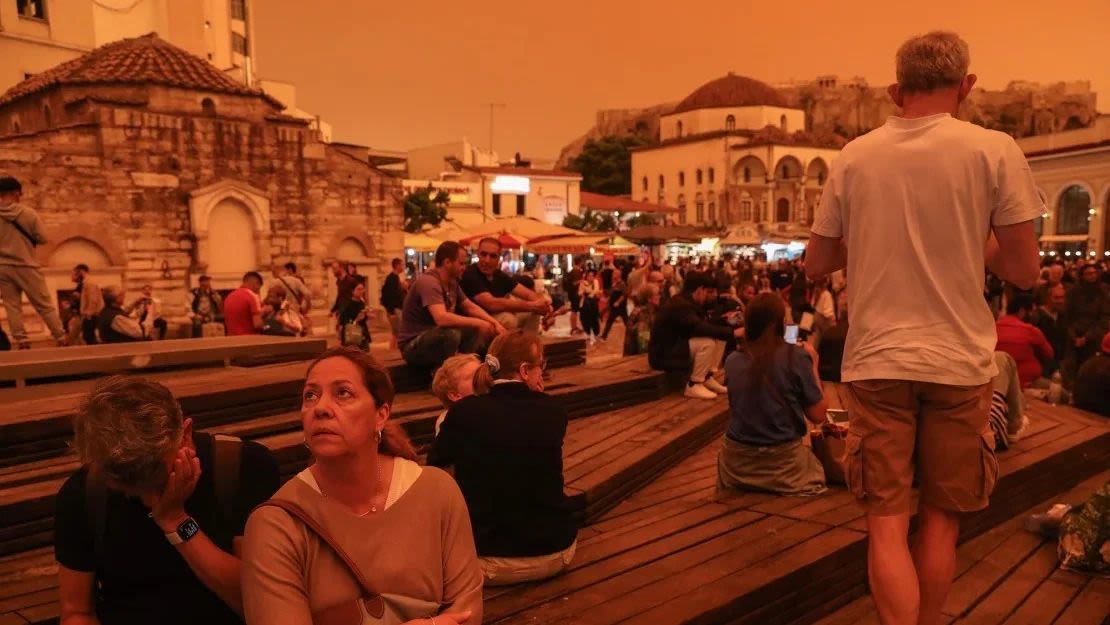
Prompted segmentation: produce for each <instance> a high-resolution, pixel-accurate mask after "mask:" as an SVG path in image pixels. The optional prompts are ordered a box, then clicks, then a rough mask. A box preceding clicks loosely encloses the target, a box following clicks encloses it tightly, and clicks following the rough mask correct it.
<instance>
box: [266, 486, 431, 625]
mask: <svg viewBox="0 0 1110 625" xmlns="http://www.w3.org/2000/svg"><path fill="white" fill-rule="evenodd" d="M262 506H274V507H275V508H281V509H282V510H284V511H285V512H287V513H288V514H289V515H290V516H292V517H293V518H295V519H298V520H299V521H300V522H301V523H304V525H305V527H307V528H308V529H309V530H311V531H312V533H314V534H316V536H317V537H319V538H320V540H322V541H324V543H325V544H326V545H327V546H328V547H330V548H331V550H332V551H333V552H335V555H337V556H339V559H340V560H342V561H343V564H345V565H346V566H347V569H348V570H349V571H350V572H351V574H352V575H354V577H355V579H356V580H357V581H358V585H359V587H361V588H362V592H363V595H362V596H361V597H359V598H357V599H351V600H349V601H344V602H343V603H340V604H338V605H334V606H331V607H329V608H324V609H323V610H319V611H317V612H313V613H312V625H359V624H360V623H361V624H369V625H400V624H401V623H406V622H408V621H411V620H415V619H422V618H424V619H426V618H429V617H432V616H435V615H437V614H439V612H440V610H441V609H442V607H443V606H442V605H440V604H439V603H435V602H432V601H424V600H422V599H414V598H412V597H406V596H402V595H390V594H381V593H377V592H375V591H374V590H373V589H372V588H371V587H370V583H369V582H367V581H366V578H365V577H363V575H362V571H361V570H359V568H358V565H356V564H355V561H354V560H352V559H351V556H349V555H347V552H346V551H344V550H343V548H342V547H340V546H339V545H338V544H337V543H336V542H335V541H334V540H332V538H331V536H330V535H329V534H328V532H327V531H326V530H325V529H324V528H323V526H321V525H320V524H319V523H317V522H316V519H314V518H312V516H311V515H310V514H309V513H308V512H306V511H305V509H304V508H301V507H300V506H298V505H297V504H295V503H293V502H291V501H285V500H283V499H268V500H266V501H264V502H262V503H261V504H259V506H258V507H259V508H261V507H262ZM256 509H257V508H256Z"/></svg>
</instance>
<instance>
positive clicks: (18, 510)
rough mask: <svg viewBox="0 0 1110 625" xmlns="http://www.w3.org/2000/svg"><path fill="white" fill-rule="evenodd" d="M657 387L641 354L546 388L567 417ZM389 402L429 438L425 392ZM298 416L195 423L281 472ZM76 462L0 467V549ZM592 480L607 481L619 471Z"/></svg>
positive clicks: (30, 526)
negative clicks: (238, 442) (239, 443)
mask: <svg viewBox="0 0 1110 625" xmlns="http://www.w3.org/2000/svg"><path fill="white" fill-rule="evenodd" d="M662 392H663V386H662V374H660V373H658V372H655V371H651V370H650V368H648V366H647V360H646V357H642V356H641V357H637V358H629V359H625V360H623V361H621V362H619V363H613V364H607V365H597V366H590V365H584V366H581V367H577V368H574V369H567V370H560V371H555V372H553V373H552V383H551V390H550V393H551V395H552V396H554V397H555V398H557V399H558V400H559V401H561V402H562V403H563V405H564V406H565V407H566V409H567V412H568V414H569V416H570V417H571V418H572V419H578V418H582V417H588V416H590V415H595V414H598V413H602V412H606V411H614V410H618V409H620V408H624V407H627V406H637V405H640V404H644V403H645V402H650V401H653V400H658V399H659V398H660V397H661V396H662ZM298 393H299V390H298ZM395 405H396V408H395V410H394V415H396V416H395V417H394V418H395V419H396V420H397V422H398V423H399V424H400V425H401V426H402V427H403V428H404V429H405V430H406V432H407V433H408V434H409V435H410V436H411V437H412V438H413V440H414V442H415V443H416V444H417V446H418V448H419V447H422V446H424V445H426V444H428V443H429V442H430V441H431V438H432V434H433V429H434V424H435V420H436V418H437V417H438V416H439V413H440V411H441V407H440V404H439V402H438V400H436V399H435V398H434V397H432V396H431V395H430V394H429V393H427V392H419V393H402V394H400V395H398V396H397V400H396V403H395ZM300 423H301V416H300V413H299V412H285V413H281V414H277V415H270V416H265V417H255V418H253V419H246V420H243V421H238V422H232V423H222V424H220V425H217V426H214V427H205V428H202V429H204V430H205V431H211V432H214V433H218V434H230V435H234V436H239V437H241V438H245V439H250V440H256V441H258V442H260V443H262V444H263V445H266V446H267V447H268V448H269V449H270V452H271V453H272V454H273V456H274V458H275V459H276V461H277V463H278V465H279V468H280V470H281V474H282V477H283V478H286V479H287V478H289V477H290V476H292V475H293V474H295V473H297V472H298V471H300V470H301V469H303V468H304V467H305V466H306V464H307V462H308V460H309V455H308V450H307V449H306V448H305V446H304V445H303V441H304V438H303V435H302V434H301V427H300ZM614 440H616V439H614ZM683 440H685V439H683ZM648 464H650V463H648ZM78 466H79V464H78V462H77V459H76V457H75V456H74V455H73V454H72V453H69V454H65V455H60V456H55V457H53V458H49V459H46V460H38V461H34V462H31V463H25V464H22V465H16V466H9V467H5V468H3V469H0V555H4V554H10V553H16V552H19V551H23V550H26V549H30V548H33V547H36V546H39V545H43V544H48V543H49V541H50V540H51V531H52V527H53V509H54V503H53V502H54V496H55V495H56V494H57V491H58V489H59V488H60V487H61V485H62V483H63V482H64V481H65V479H66V478H67V477H68V476H69V474H70V473H72V472H73V471H74V470H76V469H77V468H78ZM595 479H596V481H597V482H598V483H603V484H610V483H612V480H613V479H619V478H613V477H612V476H609V478H608V479H609V481H606V480H602V479H600V478H595ZM591 483H592V482H591ZM583 490H584V491H585V490H586V489H583ZM595 507H596V506H595Z"/></svg>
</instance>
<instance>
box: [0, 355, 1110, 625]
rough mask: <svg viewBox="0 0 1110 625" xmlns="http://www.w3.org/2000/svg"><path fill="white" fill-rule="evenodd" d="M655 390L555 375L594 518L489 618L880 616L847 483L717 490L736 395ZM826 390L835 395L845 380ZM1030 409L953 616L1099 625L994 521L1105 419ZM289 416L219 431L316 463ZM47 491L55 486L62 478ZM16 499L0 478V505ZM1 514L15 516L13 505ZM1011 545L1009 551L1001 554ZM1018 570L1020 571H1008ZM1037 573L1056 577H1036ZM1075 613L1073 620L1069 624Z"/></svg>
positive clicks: (1070, 589)
mask: <svg viewBox="0 0 1110 625" xmlns="http://www.w3.org/2000/svg"><path fill="white" fill-rule="evenodd" d="M660 387H661V379H660V375H659V374H657V373H654V372H650V371H648V370H647V368H646V364H645V363H644V362H643V359H642V358H641V359H624V360H621V361H619V362H616V363H607V364H604V365H597V364H591V365H586V366H583V367H577V368H574V369H570V370H566V371H556V372H555V374H554V379H553V380H552V382H551V384H550V389H551V391H552V393H553V394H554V395H556V396H557V397H559V398H560V400H561V401H563V402H564V405H566V406H567V407H568V410H570V411H571V413H572V416H573V417H576V418H575V420H574V421H572V423H571V424H570V427H569V428H568V433H567V437H566V442H565V446H564V465H565V468H564V470H565V476H566V480H567V490H568V493H569V494H570V495H571V496H573V497H575V499H576V500H577V502H578V504H579V506H580V510H581V516H582V518H583V519H585V520H586V521H587V522H588V523H589V524H588V525H586V526H585V527H584V528H583V529H582V530H581V531H580V532H579V536H578V554H577V555H576V557H575V561H574V562H573V563H572V564H571V567H570V570H569V571H568V572H567V573H565V574H564V575H562V576H560V577H558V578H555V579H552V580H548V581H545V582H542V583H536V584H525V585H520V586H515V587H507V588H490V589H487V591H486V619H485V622H487V623H503V624H516V623H528V624H536V625H539V624H554V623H568V624H569V623H586V624H596V625H602V624H615V623H625V622H645V623H652V624H653V625H654V624H656V623H660V624H667V623H673V624H680V623H681V624H686V623H698V624H703V623H704V624H711V623H739V624H749V623H750V624H756V623H759V624H760V625H764V624H767V625H776V624H777V625H801V624H808V623H813V622H815V621H817V620H819V619H821V618H824V617H828V618H837V617H838V616H840V615H843V618H846V619H848V620H844V621H837V622H835V623H840V622H843V623H854V622H856V620H853V619H856V618H857V617H858V618H860V619H862V618H867V616H866V614H865V612H866V604H867V602H866V601H860V600H858V599H859V598H861V597H864V595H865V592H866V570H865V566H864V562H865V560H864V557H865V552H866V544H865V543H866V533H865V531H866V528H865V524H864V522H863V518H862V514H861V512H860V510H859V508H858V507H857V505H856V504H855V502H854V501H853V500H852V498H851V497H850V496H849V495H848V494H847V492H845V490H844V489H836V488H834V489H831V490H830V491H829V492H828V493H826V494H824V495H821V496H817V497H808V498H791V497H779V496H775V495H769V494H761V493H742V494H731V495H728V496H724V497H719V496H717V495H716V492H715V490H716V489H715V482H716V455H717V450H718V448H719V442H717V439H718V437H719V436H720V434H721V432H722V431H723V424H724V422H725V420H726V418H727V412H726V408H727V403H726V400H725V399H724V398H719V399H718V400H715V401H704V400H687V399H684V398H682V397H678V396H673V395H668V396H661V395H660V394H659V393H660V390H659V389H660ZM828 391H829V395H830V399H832V400H833V403H834V404H836V403H837V402H838V401H839V396H838V395H837V393H838V389H837V388H836V387H829V388H828ZM652 393H655V394H654V395H653V394H652ZM1029 408H1030V413H1031V414H1030V417H1031V419H1032V423H1033V425H1032V428H1031V430H1030V433H1029V435H1028V436H1027V437H1026V438H1025V439H1024V440H1022V441H1020V442H1018V443H1017V444H1016V445H1015V447H1014V448H1013V449H1012V450H1010V451H1008V452H1004V453H1002V454H1001V455H1000V465H1001V467H1002V469H1001V472H1002V478H1001V479H1000V481H999V486H998V488H997V489H996V491H995V495H994V498H993V500H992V506H991V508H990V509H988V510H987V511H984V512H982V513H978V514H975V515H971V516H970V517H969V518H968V519H967V520H966V522H965V523H964V533H963V540H965V541H966V542H965V543H964V545H963V546H962V547H961V552H960V554H961V556H960V558H961V560H960V562H961V572H967V571H973V570H978V571H981V572H983V573H982V575H980V576H979V577H974V576H973V577H966V575H967V574H968V573H964V576H962V577H961V583H963V582H964V581H965V580H974V579H978V580H979V581H977V582H976V584H977V585H976V586H975V588H978V589H979V590H977V591H975V592H971V591H960V592H964V593H965V594H963V595H961V594H959V593H957V592H954V593H953V595H954V597H963V598H962V599H959V601H960V602H962V603H960V602H957V603H954V604H953V606H951V607H950V608H949V609H950V614H951V615H952V617H953V618H957V617H960V618H965V619H966V620H962V621H958V622H960V623H963V622H967V623H982V624H983V625H994V624H995V623H998V624H999V625H1002V623H1003V622H1005V625H1017V624H1018V623H1027V624H1033V623H1039V622H1040V621H1038V620H1036V618H1034V617H1039V616H1040V615H1041V614H1042V613H1043V611H1035V610H1040V606H1041V604H1042V603H1044V602H1047V601H1049V600H1050V599H1051V601H1054V602H1055V605H1058V606H1063V607H1062V608H1061V611H1060V612H1059V614H1058V615H1057V618H1056V620H1055V623H1058V624H1059V625H1065V624H1070V623H1072V622H1074V623H1075V624H1076V625H1088V623H1089V622H1091V621H1089V620H1084V619H1086V616H1085V615H1087V614H1090V613H1091V610H1092V609H1093V608H1092V606H1099V605H1100V603H1101V604H1102V605H1103V606H1104V605H1105V600H1104V592H1105V585H1104V584H1101V583H1096V584H1091V583H1087V582H1084V583H1082V585H1079V582H1078V581H1077V580H1076V579H1074V578H1073V577H1070V576H1067V575H1062V574H1059V573H1053V572H1052V571H1051V570H1049V566H1050V564H1051V563H1050V562H1049V560H1048V559H1047V555H1048V550H1047V548H1045V547H1044V545H1040V544H1037V545H1033V544H1025V543H1022V544H1023V546H1021V547H1020V548H1018V547H1012V546H1011V545H1017V544H1018V543H1021V542H1022V541H1021V537H1020V536H1018V535H1017V534H1016V533H1015V531H1009V533H1007V530H1004V529H998V528H1002V527H1010V528H1011V529H1012V528H1016V527H1017V526H1018V525H1017V524H1019V523H1020V518H1021V515H1024V514H1025V513H1026V511H1027V510H1029V509H1031V508H1032V509H1035V510H1037V509H1040V508H1043V507H1045V505H1046V503H1045V502H1046V500H1047V501H1048V502H1052V501H1056V500H1058V499H1059V497H1058V496H1057V495H1058V494H1060V493H1063V492H1065V491H1067V490H1068V489H1070V488H1072V487H1074V486H1075V485H1076V484H1079V483H1080V482H1081V481H1082V480H1089V481H1088V485H1090V484H1092V483H1094V480H1091V478H1092V476H1094V475H1095V474H1096V473H1100V471H1101V476H1103V477H1104V476H1105V469H1104V467H1106V466H1110V422H1107V421H1106V420H1105V419H1100V418H1097V417H1093V416H1091V415H1088V414H1086V413H1083V412H1081V411H1077V410H1074V409H1072V408H1068V407H1063V406H1060V407H1052V406H1048V405H1047V404H1043V403H1040V402H1035V403H1034V404H1033V405H1031V406H1030V407H1029ZM437 412H438V407H437V406H436V404H435V401H434V399H433V398H431V397H430V395H428V394H427V393H426V392H419V393H406V394H404V395H403V396H402V397H401V398H400V399H399V400H398V402H397V407H396V411H395V415H396V418H397V419H398V421H400V422H402V423H403V424H404V425H405V427H406V428H409V429H410V431H413V432H421V431H424V429H425V428H427V427H429V425H430V419H432V418H433V417H434V415H435V414H436V413H437ZM289 416H290V415H286V414H285V413H278V414H270V415H266V416H264V417H259V418H258V419H247V420H244V421H241V422H235V421H231V422H224V423H220V424H218V425H213V426H212V427H211V428H210V429H212V430H213V431H231V432H240V433H242V432H246V431H258V432H261V431H270V430H267V428H272V427H274V424H275V423H281V424H282V425H281V427H292V429H289V430H285V431H281V432H279V433H270V434H266V435H262V436H259V437H258V440H261V441H262V442H264V443H265V444H267V445H268V446H269V447H270V448H271V449H272V450H273V451H274V452H275V454H276V455H277V456H278V457H279V460H281V461H282V464H283V466H284V467H285V472H286V473H289V472H290V471H291V470H293V469H294V468H296V467H299V466H300V465H299V464H298V463H300V462H303V459H298V458H295V457H293V456H292V455H291V454H302V455H303V446H301V445H300V444H299V441H300V439H299V438H298V435H299V433H298V432H297V431H296V427H297V426H296V425H292V426H289V423H292V422H293V421H295V419H293V420H292V421H290V419H289ZM263 421H265V422H266V423H263ZM252 428H257V429H252ZM706 441H709V442H708V443H707V442H706ZM298 447H300V450H296V448H298ZM70 461H71V462H72V460H70ZM25 468H26V467H25ZM69 468H72V466H71V467H69ZM4 475H10V472H7V471H6V470H5V471H0V480H2V479H4V477H3V476H4ZM63 475H64V474H63ZM56 479H59V480H60V479H61V478H60V476H59V477H57V478H56ZM42 483H46V482H28V483H25V484H24V485H23V487H31V486H34V485H35V484H42ZM58 483H59V482H57V481H56V482H54V483H53V485H52V488H53V490H56V488H57V484H58ZM17 488H22V487H17ZM39 488H42V489H43V490H44V492H45V495H46V496H50V497H52V496H53V491H51V490H50V489H49V488H46V487H41V486H40V487H39ZM11 490H16V489H11ZM1081 490H1082V487H1081V488H1079V489H1077V490H1076V491H1075V493H1079V491H1081ZM46 491H48V492H46ZM1075 493H1073V494H1072V495H1069V496H1074V495H1075ZM4 496H5V495H4V491H3V489H2V486H0V502H2V500H3V497H4ZM9 510H10V509H9ZM0 518H2V519H4V524H5V525H6V524H7V523H8V519H9V516H8V515H6V513H5V508H3V507H2V505H0ZM1015 519H1018V520H1015ZM39 523H43V521H41V520H40V521H39ZM1007 524H1008V525H1007ZM31 529H34V528H33V527H31V525H30V524H23V525H21V526H18V527H17V526H15V525H11V526H9V527H5V528H0V542H2V541H4V540H5V539H6V538H7V539H10V538H11V537H12V535H13V532H16V531H24V532H27V531H28V530H31ZM49 536H50V534H49V528H48V527H45V526H40V527H39V528H38V533H37V539H38V540H40V541H49ZM988 536H989V537H993V538H985V537H988ZM991 541H993V543H992V542H991ZM1027 542H1028V541H1026V543H1027ZM38 544H40V545H46V544H47V542H39V543H38ZM991 545H993V546H991ZM29 547H30V544H29V543H25V544H24V547H23V548H22V549H21V550H20V552H19V553H13V554H11V555H8V556H6V557H0V625H9V624H13V625H14V624H19V625H27V624H28V623H48V622H52V619H56V618H57V603H56V601H57V595H56V588H55V585H56V581H55V579H56V576H55V572H56V565H55V564H54V562H53V554H52V551H51V549H50V548H49V547H46V546H42V547H36V548H29ZM996 552H997V554H999V555H990V554H994V553H996ZM1038 554H1040V555H1038ZM1003 555H1005V557H1007V558H1010V559H1009V560H1005V561H1003V560H999V558H1001V557H1003ZM979 562H984V563H986V564H978V563H979ZM1000 562H1001V564H1000ZM1006 562H1010V563H1011V564H1010V565H1006V564H1005V563H1006ZM976 567H978V568H976ZM1036 567H1040V568H1036ZM999 571H1001V572H1002V573H1001V574H999V573H998V572H999ZM1008 571H1013V573H1014V576H1013V577H1015V579H1019V580H1021V581H1020V582H1007V580H1008V579H1009V577H1006V572H1008ZM1030 571H1033V572H1034V573H1036V575H1041V573H1042V572H1043V573H1044V574H1043V575H1042V576H1041V577H1040V578H1038V579H1037V580H1036V581H1035V582H1030V581H1029V579H1030V577H1029V572H1030ZM1018 573H1021V574H1020V575H1018ZM976 575H978V574H976ZM991 575H994V577H993V578H992V577H991ZM1036 575H1034V577H1036ZM1004 577H1005V578H1006V579H1003V578H1004ZM992 579H993V581H992ZM1007 583H1011V584H1018V586H1015V587H1016V588H1018V589H1019V590H1021V589H1028V591H1029V592H1028V593H1027V594H1033V593H1042V595H1043V596H1044V597H1045V598H1046V599H1045V601H1044V602H1042V601H1040V600H1036V601H1034V602H1033V603H1029V600H1028V599H1021V600H1020V601H1019V599H1018V598H1017V594H1020V592H1018V591H1014V592H1013V593H1011V592H1010V591H1006V594H1002V595H997V596H998V597H999V598H995V599H990V597H991V596H994V595H996V594H997V592H998V589H1001V588H1003V587H1004V586H1005V585H1006V584H1007ZM1030 584H1032V585H1030ZM1058 585H1063V586H1066V587H1067V588H1059V587H1058ZM968 588H971V586H968ZM976 592H977V593H978V594H976ZM1014 593H1017V594H1014ZM1068 593H1071V594H1068ZM1007 601H1009V602H1011V603H1009V604H1006V602H1007ZM1027 604H1028V605H1029V607H1026V605H1027ZM1007 605H1008V606H1009V607H1012V608H1013V610H1012V611H1013V614H1012V615H1008V616H1007V618H1010V617H1015V618H1016V616H1019V617H1020V618H1021V619H1024V620H1013V619H1011V620H1008V621H1003V620H994V621H992V620H985V619H984V618H981V617H980V616H978V615H993V614H995V613H996V612H998V610H999V609H1001V607H1006V606H1007ZM980 606H983V607H980ZM1000 606H1001V607H1000ZM1034 606H1036V607H1034ZM1045 609H1048V608H1045ZM830 615H831V616H830ZM1015 615H1016V616H1015ZM1065 615H1067V616H1068V618H1073V620H1064V618H1063V617H1064V616H1065ZM972 617H974V618H972ZM992 618H993V617H992ZM976 619H978V620H976ZM1031 619H1032V620H1031ZM863 622H866V621H863ZM1045 622H1046V623H1048V622H1052V621H1045ZM835 623H833V622H830V623H827V624H824V625H835Z"/></svg>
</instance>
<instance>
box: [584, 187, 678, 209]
mask: <svg viewBox="0 0 1110 625" xmlns="http://www.w3.org/2000/svg"><path fill="white" fill-rule="evenodd" d="M578 204H579V205H580V206H581V207H582V208H583V209H586V208H588V209H590V210H592V211H602V212H607V213H615V212H620V213H625V214H628V213H677V212H678V208H677V207H674V206H665V205H663V204H652V203H650V202H640V201H637V200H633V199H632V198H627V197H624V196H622V195H601V194H600V193H590V192H588V191H583V192H582V193H581V194H580V197H579V200H578Z"/></svg>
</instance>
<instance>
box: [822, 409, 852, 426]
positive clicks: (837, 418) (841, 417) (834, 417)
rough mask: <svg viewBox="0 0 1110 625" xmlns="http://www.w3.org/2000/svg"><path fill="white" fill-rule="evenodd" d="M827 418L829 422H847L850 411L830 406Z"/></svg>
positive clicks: (826, 413) (826, 414)
mask: <svg viewBox="0 0 1110 625" xmlns="http://www.w3.org/2000/svg"><path fill="white" fill-rule="evenodd" d="M825 418H826V419H828V420H829V423H840V424H847V423H848V411H847V410H841V409H838V408H829V409H828V410H826V411H825Z"/></svg>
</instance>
